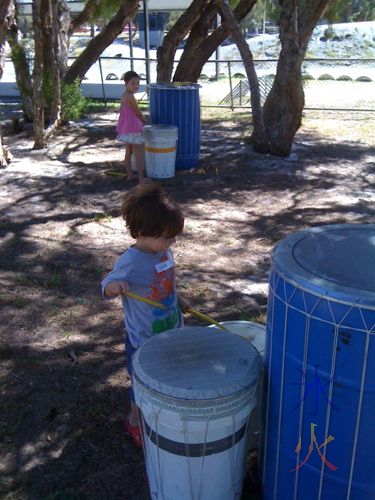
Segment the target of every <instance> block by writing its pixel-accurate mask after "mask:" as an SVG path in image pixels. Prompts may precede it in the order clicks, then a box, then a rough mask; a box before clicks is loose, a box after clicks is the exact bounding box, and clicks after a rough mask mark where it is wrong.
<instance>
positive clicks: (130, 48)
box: [128, 21, 134, 71]
mask: <svg viewBox="0 0 375 500" xmlns="http://www.w3.org/2000/svg"><path fill="white" fill-rule="evenodd" d="M128 26H129V54H130V69H131V70H132V71H134V61H133V57H134V56H133V33H132V22H131V21H129V24H128Z"/></svg>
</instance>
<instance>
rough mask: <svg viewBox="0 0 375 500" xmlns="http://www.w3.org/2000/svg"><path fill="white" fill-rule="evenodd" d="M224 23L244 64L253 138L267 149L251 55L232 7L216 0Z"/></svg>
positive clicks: (262, 149) (260, 146) (257, 83)
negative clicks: (248, 89) (249, 98)
mask: <svg viewBox="0 0 375 500" xmlns="http://www.w3.org/2000/svg"><path fill="white" fill-rule="evenodd" d="M217 4H218V6H219V10H220V12H221V16H222V19H223V21H224V25H225V27H226V28H228V29H229V31H230V33H231V35H232V37H233V40H234V41H235V43H236V45H237V47H238V50H239V51H240V54H241V57H242V60H243V63H244V65H245V69H246V74H247V79H248V81H249V85H250V96H251V109H252V114H253V127H254V129H253V140H254V141H255V142H256V144H257V146H258V149H260V150H261V151H267V150H268V144H267V139H266V133H265V129H264V123H263V114H262V106H261V102H260V90H259V82H258V77H257V74H256V72H255V67H254V60H253V55H252V53H251V51H250V49H249V46H248V44H247V42H246V39H245V38H244V36H243V34H242V32H241V29H240V27H239V25H238V22H237V21H236V18H235V17H234V14H233V12H232V9H231V8H230V6H229V4H228V1H227V0H217Z"/></svg>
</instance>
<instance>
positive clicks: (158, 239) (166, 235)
mask: <svg viewBox="0 0 375 500" xmlns="http://www.w3.org/2000/svg"><path fill="white" fill-rule="evenodd" d="M122 216H123V218H124V220H125V222H126V226H127V228H128V229H129V231H130V234H131V236H132V237H133V238H134V239H135V240H136V241H135V244H134V245H132V246H130V247H129V248H128V249H127V250H126V251H125V252H124V253H123V254H122V255H121V256H120V257H119V259H118V260H117V262H116V263H115V265H114V267H113V270H112V271H111V272H110V273H109V274H108V275H107V276H106V277H105V278H104V280H103V281H102V294H103V296H104V297H106V298H114V297H122V307H123V311H124V317H125V330H126V337H125V349H126V358H127V368H128V372H129V374H130V375H131V373H132V358H133V355H134V353H135V351H136V350H137V349H138V348H139V347H140V346H141V345H142V344H143V343H144V342H145V341H146V340H147V339H149V338H150V337H151V336H152V335H154V334H157V333H160V332H162V331H165V330H170V329H173V328H181V327H183V325H184V323H183V316H182V313H183V312H185V311H186V310H187V309H188V308H189V307H190V304H189V303H188V302H187V301H186V300H185V299H183V298H182V297H181V296H180V295H179V294H178V293H177V289H176V281H175V273H174V259H173V254H172V251H171V248H170V247H171V245H172V244H173V243H175V241H176V236H177V235H179V234H181V233H182V231H183V227H184V216H183V214H182V211H181V209H180V208H179V206H178V205H177V204H176V202H175V201H173V200H172V199H171V198H170V197H169V196H168V195H167V193H166V192H165V191H164V190H163V189H162V188H161V187H160V186H159V185H157V184H154V183H152V184H139V185H137V186H136V187H135V188H133V189H132V190H131V191H129V192H128V193H127V194H126V195H125V197H124V201H123V204H122ZM128 292H130V293H133V294H136V295H137V296H139V297H140V298H143V299H144V300H143V301H141V300H135V299H134V298H132V297H129V296H128V295H127V293H128ZM147 301H148V303H147ZM150 301H153V302H154V303H155V302H158V303H161V304H162V305H163V308H160V307H155V305H150ZM129 394H130V399H131V410H130V413H129V415H128V417H127V419H126V423H125V425H126V428H127V430H128V432H129V434H130V435H131V437H132V439H133V441H134V443H135V444H136V446H138V447H141V446H142V436H141V431H140V427H139V421H138V413H137V407H136V404H135V402H134V394H133V391H132V390H131V389H130V391H129Z"/></svg>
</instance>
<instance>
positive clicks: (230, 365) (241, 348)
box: [133, 327, 262, 400]
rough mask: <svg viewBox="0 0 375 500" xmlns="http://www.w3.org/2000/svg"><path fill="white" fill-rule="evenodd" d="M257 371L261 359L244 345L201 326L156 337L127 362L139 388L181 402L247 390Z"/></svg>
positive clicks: (238, 339) (235, 339) (248, 345)
mask: <svg viewBox="0 0 375 500" xmlns="http://www.w3.org/2000/svg"><path fill="white" fill-rule="evenodd" d="M261 367H262V361H261V357H260V355H259V353H258V352H257V350H256V349H255V348H254V347H253V346H252V345H251V344H250V343H249V342H247V341H246V340H244V339H243V338H241V337H239V336H238V335H228V333H225V332H221V331H218V330H216V329H214V328H206V327H185V328H178V329H175V330H168V331H166V332H163V333H159V334H158V335H156V336H155V337H152V338H151V339H149V340H147V341H146V342H145V343H144V344H143V345H142V346H141V347H140V348H139V349H138V350H137V352H136V353H135V355H134V358H133V370H134V372H133V373H134V375H135V376H136V377H137V379H138V380H139V381H140V382H141V383H142V384H143V385H145V386H147V387H148V388H149V389H152V390H154V391H157V392H159V393H161V394H163V395H165V396H169V397H172V398H177V399H185V400H186V399H187V400H207V399H215V398H222V397H226V396H230V395H233V394H235V393H237V392H239V391H243V390H244V389H251V388H252V387H254V385H255V384H256V383H257V380H258V377H259V374H260V371H261Z"/></svg>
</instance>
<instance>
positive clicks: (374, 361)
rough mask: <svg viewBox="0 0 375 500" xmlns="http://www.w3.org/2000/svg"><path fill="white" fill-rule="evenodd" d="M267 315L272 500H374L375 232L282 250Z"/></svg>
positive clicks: (293, 242) (302, 237) (327, 229)
mask: <svg viewBox="0 0 375 500" xmlns="http://www.w3.org/2000/svg"><path fill="white" fill-rule="evenodd" d="M267 316H268V317H267V333H266V352H265V386H266V391H265V399H264V402H265V408H264V427H263V438H262V452H261V457H262V459H261V469H260V472H261V475H262V495H263V499H264V500H271V499H272V500H286V499H287V500H292V499H294V500H302V499H303V500H332V499H338V500H341V499H342V500H344V499H345V500H360V499H374V498H375V459H374V450H375V432H374V421H375V225H372V224H368V225H363V224H345V225H331V226H329V225H328V226H322V227H314V228H310V229H307V230H305V231H301V232H298V233H295V234H292V235H290V236H289V237H287V238H286V239H284V240H283V241H281V242H280V243H279V244H278V245H277V246H276V248H275V249H274V251H273V254H272V269H271V274H270V291H269V303H268V311H267Z"/></svg>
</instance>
